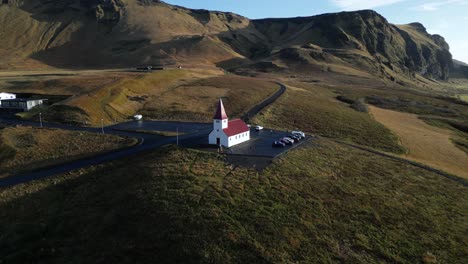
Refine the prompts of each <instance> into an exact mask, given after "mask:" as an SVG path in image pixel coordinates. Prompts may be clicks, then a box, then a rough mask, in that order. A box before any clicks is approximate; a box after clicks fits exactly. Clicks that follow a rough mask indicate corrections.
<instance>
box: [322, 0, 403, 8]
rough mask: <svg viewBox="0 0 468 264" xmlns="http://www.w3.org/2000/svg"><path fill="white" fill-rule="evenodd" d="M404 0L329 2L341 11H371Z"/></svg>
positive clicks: (335, 0) (345, 0)
mask: <svg viewBox="0 0 468 264" xmlns="http://www.w3.org/2000/svg"><path fill="white" fill-rule="evenodd" d="M403 1H406V0H331V2H332V3H333V4H334V5H336V6H338V7H339V8H341V9H343V10H357V9H372V8H375V7H379V6H386V5H393V4H396V3H399V2H403Z"/></svg>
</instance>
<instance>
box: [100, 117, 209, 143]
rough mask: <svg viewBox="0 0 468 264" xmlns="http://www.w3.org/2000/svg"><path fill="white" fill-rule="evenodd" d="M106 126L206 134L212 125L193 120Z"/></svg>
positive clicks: (131, 129) (123, 128)
mask: <svg viewBox="0 0 468 264" xmlns="http://www.w3.org/2000/svg"><path fill="white" fill-rule="evenodd" d="M108 128H111V129H115V130H129V131H148V132H151V131H164V132H176V131H179V133H181V134H189V133H195V132H201V131H207V135H208V134H209V133H210V132H211V129H212V128H213V125H212V124H211V123H194V122H170V121H131V122H127V123H122V124H117V125H114V126H110V127H108ZM207 140H208V139H207Z"/></svg>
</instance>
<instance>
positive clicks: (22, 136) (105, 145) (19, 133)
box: [0, 127, 136, 178]
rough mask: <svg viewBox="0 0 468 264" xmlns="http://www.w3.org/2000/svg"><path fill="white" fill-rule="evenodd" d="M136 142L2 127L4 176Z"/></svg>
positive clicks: (0, 141)
mask: <svg viewBox="0 0 468 264" xmlns="http://www.w3.org/2000/svg"><path fill="white" fill-rule="evenodd" d="M134 144H136V140H135V139H125V138H121V137H118V136H112V135H99V134H94V133H88V132H73V131H64V130H58V129H42V128H31V127H7V128H4V129H1V130H0V178H2V177H7V176H11V175H14V174H18V173H24V172H29V171H34V170H36V169H38V168H44V167H49V166H53V165H57V164H61V163H66V162H69V161H71V160H76V159H80V158H85V157H91V156H94V155H98V154H100V153H104V152H108V151H112V150H116V149H119V148H123V147H128V146H132V145H134Z"/></svg>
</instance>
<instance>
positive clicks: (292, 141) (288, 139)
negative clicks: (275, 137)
mask: <svg viewBox="0 0 468 264" xmlns="http://www.w3.org/2000/svg"><path fill="white" fill-rule="evenodd" d="M283 139H284V140H287V141H289V142H291V144H294V143H296V142H295V141H294V139H292V138H290V137H284V138H283Z"/></svg>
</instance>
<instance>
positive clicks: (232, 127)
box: [223, 119, 249, 137]
mask: <svg viewBox="0 0 468 264" xmlns="http://www.w3.org/2000/svg"><path fill="white" fill-rule="evenodd" d="M223 131H224V134H226V136H228V137H232V136H235V135H237V134H240V133H244V132H247V131H249V127H248V126H247V124H245V123H244V121H242V120H240V119H233V120H230V121H229V122H228V127H227V128H225V129H223Z"/></svg>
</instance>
